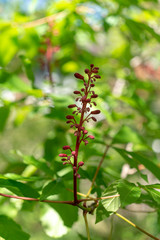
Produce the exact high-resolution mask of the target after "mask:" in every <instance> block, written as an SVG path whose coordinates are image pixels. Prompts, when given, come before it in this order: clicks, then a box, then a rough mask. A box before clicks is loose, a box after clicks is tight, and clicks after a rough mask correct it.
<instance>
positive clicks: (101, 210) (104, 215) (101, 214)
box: [96, 202, 112, 223]
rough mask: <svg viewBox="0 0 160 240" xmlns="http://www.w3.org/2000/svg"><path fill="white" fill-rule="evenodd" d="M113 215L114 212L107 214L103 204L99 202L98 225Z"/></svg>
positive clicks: (97, 210) (97, 211)
mask: <svg viewBox="0 0 160 240" xmlns="http://www.w3.org/2000/svg"><path fill="white" fill-rule="evenodd" d="M110 215H112V212H107V211H106V210H105V208H104V207H103V205H102V203H101V202H99V205H98V208H97V209H96V223H98V222H101V221H102V220H104V219H106V218H108V217H109V216H110Z"/></svg>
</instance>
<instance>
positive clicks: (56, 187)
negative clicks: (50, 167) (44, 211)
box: [40, 179, 64, 200]
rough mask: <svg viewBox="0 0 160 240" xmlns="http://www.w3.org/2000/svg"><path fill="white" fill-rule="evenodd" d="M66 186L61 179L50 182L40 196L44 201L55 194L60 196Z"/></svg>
mask: <svg viewBox="0 0 160 240" xmlns="http://www.w3.org/2000/svg"><path fill="white" fill-rule="evenodd" d="M63 188H64V185H63V183H62V181H61V179H57V180H54V181H52V182H49V183H48V184H47V185H46V186H45V187H44V188H43V189H42V194H41V196H40V200H44V199H46V198H47V197H49V196H53V195H55V194H59V193H60V192H61V191H63Z"/></svg>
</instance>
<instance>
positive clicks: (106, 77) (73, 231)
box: [0, 0, 160, 240]
mask: <svg viewBox="0 0 160 240" xmlns="http://www.w3.org/2000/svg"><path fill="white" fill-rule="evenodd" d="M159 22H160V2H159V1H158V0H152V1H150V0H132V1H129V0H110V1H107V0H97V1H96V0H95V1H83V0H72V1H70V0H52V1H50V0H46V1H45V0H26V1H22V0H12V1H9V0H4V1H2V0H0V146H1V147H0V166H1V167H0V174H1V179H3V178H4V176H5V177H6V178H7V179H11V180H18V181H22V182H25V181H26V182H28V184H29V186H31V187H33V188H34V189H36V190H37V191H41V188H42V186H44V185H46V183H48V182H49V180H51V179H52V178H54V177H55V176H56V177H57V173H58V176H62V181H66V182H67V187H68V186H70V188H72V182H71V169H70V168H69V167H66V168H65V167H64V168H63V165H62V164H61V162H60V159H59V157H58V154H59V153H61V151H62V147H63V146H64V145H67V144H71V145H74V141H75V138H74V136H72V131H71V130H69V128H68V126H67V124H66V123H65V116H66V114H68V113H69V110H68V109H67V105H68V104H72V103H73V102H74V96H73V91H74V90H76V89H79V88H81V87H82V83H81V82H80V81H77V79H75V78H74V73H75V72H79V73H81V74H83V72H84V69H85V68H88V67H89V65H90V64H91V63H93V64H94V65H95V66H96V67H99V68H100V72H99V73H100V75H101V76H102V78H101V79H100V80H99V79H98V81H97V83H96V87H95V91H96V93H97V94H98V95H99V98H98V99H97V105H98V106H97V107H98V109H100V110H101V111H102V114H101V115H100V117H99V119H98V122H97V124H93V123H90V124H88V126H87V127H88V131H90V132H91V133H93V135H94V136H95V137H96V138H95V141H93V142H92V143H90V144H89V145H88V146H87V147H83V146H82V147H81V149H80V150H81V152H80V159H81V160H84V161H85V166H84V169H83V171H82V173H81V175H82V179H81V181H80V191H81V192H83V193H87V191H88V188H89V187H90V182H89V180H91V179H92V177H93V175H94V172H95V170H96V166H97V165H98V162H99V161H100V159H101V157H102V155H103V151H104V149H105V143H110V142H111V139H113V143H114V144H115V145H116V146H122V147H123V148H125V149H127V150H134V151H138V152H139V153H143V155H144V156H146V157H148V158H149V159H150V160H152V161H154V162H155V163H156V164H157V167H158V166H160V27H159ZM36 162H40V163H41V164H42V165H41V166H40V164H38V165H36V164H37V163H36ZM43 164H45V167H44V165H43ZM140 167H141V169H140V170H142V171H141V173H142V174H143V176H144V175H145V174H147V176H148V182H149V183H150V184H151V183H155V182H158V180H157V179H156V178H155V177H154V176H153V175H152V174H151V173H150V172H149V171H148V170H146V169H145V168H144V167H143V166H140ZM49 170H51V171H53V174H52V172H50V171H49ZM139 177H140V176H139V172H137V171H134V169H133V168H132V167H131V166H129V165H128V164H127V163H126V162H125V160H124V159H123V158H122V157H121V156H120V155H118V153H117V152H116V151H115V150H113V149H110V151H109V153H108V155H107V157H106V158H105V161H104V164H103V168H102V169H101V171H100V173H99V175H98V178H97V181H96V184H97V185H95V188H94V189H93V193H94V192H95V193H97V195H99V196H100V194H101V192H102V191H103V190H104V188H105V187H106V186H108V184H110V183H111V182H112V181H114V180H117V179H119V178H126V179H128V180H130V181H132V182H136V181H139ZM141 177H142V176H141ZM27 178H28V179H27ZM144 178H145V177H144ZM87 179H88V180H87ZM0 187H1V185H0ZM1 192H3V193H8V192H9V190H6V189H4V188H1ZM35 194H36V193H35ZM66 197H67V198H66ZM61 198H62V199H60V198H59V197H58V199H60V200H67V199H68V200H71V198H72V194H70V193H67V195H66V194H65V193H63V192H62V194H61ZM64 198H66V199H64ZM148 205H149V204H148ZM55 210H56V211H55ZM65 211H66V212H65ZM144 211H146V212H151V213H145V212H144ZM69 212H70V218H69V217H68V213H69ZM121 213H122V214H123V215H125V216H127V217H128V218H129V219H131V220H133V222H135V223H136V224H137V225H139V226H140V227H142V228H144V229H146V230H147V231H149V232H150V233H152V234H153V235H156V236H158V233H159V234H160V217H158V216H159V215H158V214H157V211H156V210H155V209H153V208H152V204H151V207H149V206H147V205H144V204H139V205H135V204H133V205H131V206H128V208H127V209H122V210H121ZM0 214H3V215H5V216H9V217H10V218H12V219H14V220H15V221H16V222H17V223H19V224H20V225H21V227H22V229H23V230H24V232H27V233H28V234H30V235H31V237H30V238H29V239H31V240H38V239H39V240H49V239H64V240H67V239H75V238H76V239H82V240H83V239H86V233H85V226H84V223H83V218H82V214H81V212H78V211H77V210H75V209H74V208H71V209H70V208H68V209H67V207H66V206H65V205H64V207H63V208H62V206H58V205H56V206H50V205H47V204H44V203H40V204H35V203H31V202H22V201H20V200H14V199H4V198H2V197H0ZM68 218H69V219H68ZM158 219H159V220H158ZM94 222H95V216H89V223H90V224H89V225H90V231H91V239H93V240H94V239H96V240H104V239H108V240H111V239H112V240H114V239H116V240H126V239H130V240H132V239H135V238H136V240H147V239H150V238H149V237H146V236H145V235H143V234H142V233H140V232H138V230H135V229H132V227H131V226H129V225H127V223H125V222H122V221H121V220H119V219H117V217H116V216H112V217H110V218H109V219H107V220H105V221H103V222H100V223H98V224H97V225H95V224H94ZM159 237H160V235H159ZM2 239H3V238H2ZM12 239H14V238H12ZM21 239H22V238H21Z"/></svg>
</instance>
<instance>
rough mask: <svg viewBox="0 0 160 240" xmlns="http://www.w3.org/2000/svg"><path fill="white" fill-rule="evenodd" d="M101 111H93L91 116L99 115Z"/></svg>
mask: <svg viewBox="0 0 160 240" xmlns="http://www.w3.org/2000/svg"><path fill="white" fill-rule="evenodd" d="M100 112H101V111H100V110H95V111H92V112H91V114H99V113H100Z"/></svg>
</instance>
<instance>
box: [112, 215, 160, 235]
mask: <svg viewBox="0 0 160 240" xmlns="http://www.w3.org/2000/svg"><path fill="white" fill-rule="evenodd" d="M115 215H116V216H117V217H119V218H121V219H123V220H124V221H125V222H127V223H129V224H130V225H132V226H133V227H135V228H137V229H138V230H139V231H141V232H143V233H144V234H145V235H147V236H149V237H151V238H152V239H155V240H160V239H159V238H156V237H154V236H153V235H152V234H150V233H148V232H146V231H145V230H143V229H142V228H140V227H138V226H137V225H136V224H135V223H133V222H131V221H130V220H129V219H127V218H125V217H124V216H122V215H121V214H119V213H117V212H115Z"/></svg>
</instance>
